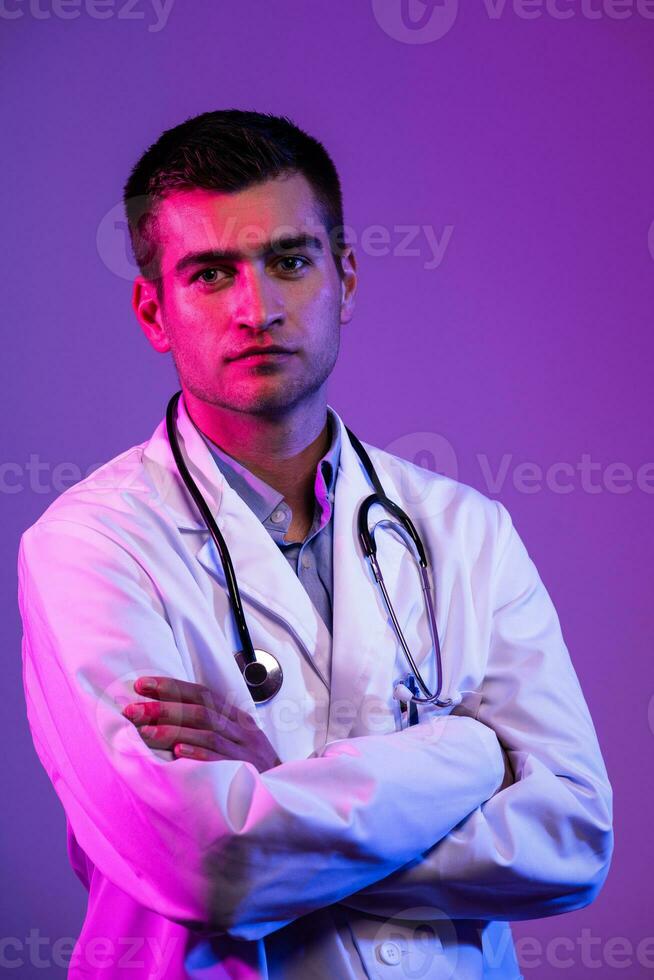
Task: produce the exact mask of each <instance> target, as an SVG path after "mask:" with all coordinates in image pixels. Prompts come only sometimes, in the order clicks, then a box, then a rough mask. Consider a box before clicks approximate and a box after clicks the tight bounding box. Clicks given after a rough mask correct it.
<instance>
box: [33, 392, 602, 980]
mask: <svg viewBox="0 0 654 980" xmlns="http://www.w3.org/2000/svg"><path fill="white" fill-rule="evenodd" d="M335 417H336V419H337V421H338V424H339V425H340V427H341V438H342V450H341V462H340V469H339V473H338V478H337V482H336V490H335V504H334V518H333V519H334V522H335V525H334V628H333V643H332V640H331V637H330V635H329V632H328V630H327V629H326V627H325V625H324V623H323V621H322V620H321V618H320V616H319V615H318V613H317V612H316V610H315V608H314V607H313V605H312V603H311V601H310V599H309V597H308V595H307V593H306V592H305V590H304V588H303V586H302V585H301V583H300V582H299V580H298V579H297V577H296V576H295V574H294V573H293V571H292V570H291V568H290V566H289V564H288V562H287V561H286V559H285V558H284V556H283V555H282V554H281V552H280V550H279V548H278V546H277V545H276V544H275V543H274V542H273V540H272V539H271V538H270V536H269V535H268V533H267V531H266V530H265V528H264V527H263V526H262V524H261V522H260V521H259V520H258V519H257V518H256V517H255V515H254V514H253V513H252V512H251V511H250V510H249V508H248V507H247V506H246V505H245V504H244V503H243V501H242V500H241V499H240V498H239V496H238V495H237V494H236V493H235V492H234V491H233V490H232V489H231V488H230V486H229V485H228V483H227V482H226V481H225V480H224V479H223V477H222V476H221V474H220V472H219V470H218V468H217V467H216V464H215V462H214V460H213V458H212V456H211V454H210V452H209V450H208V448H207V446H206V444H205V442H204V440H203V439H202V437H201V436H200V434H199V432H198V431H197V429H196V428H195V426H194V424H193V422H192V421H191V419H190V417H189V415H188V413H187V411H186V408H185V405H184V402H183V399H180V402H179V410H178V427H179V432H180V442H181V445H182V449H183V452H184V455H185V457H186V459H187V462H188V465H189V467H190V470H191V473H192V474H193V476H194V477H195V479H196V481H197V482H198V483H199V485H200V487H201V489H202V491H203V493H204V495H205V497H206V499H207V501H208V502H209V505H210V506H211V509H212V511H213V513H214V515H215V517H216V520H217V522H218V524H219V526H220V528H221V530H222V532H223V534H224V535H225V538H226V539H227V542H228V545H229V548H230V552H231V555H232V560H233V563H234V566H235V569H236V573H237V577H238V582H239V586H240V590H241V594H242V598H243V602H244V606H245V613H246V617H247V621H248V624H249V628H250V632H251V634H252V637H253V641H254V645H255V647H260V648H263V649H265V650H268V651H270V652H272V653H273V654H274V655H275V656H276V657H277V658H278V660H279V661H280V663H281V665H282V669H283V672H284V685H283V688H282V690H281V691H280V693H279V694H278V695H277V696H276V697H275V698H274V699H273V700H272V701H271V702H269V703H268V704H266V705H259V706H255V705H254V704H253V702H252V701H251V699H250V697H249V695H248V692H247V689H246V687H245V683H244V681H243V679H242V677H241V674H240V672H239V669H238V667H237V665H236V662H235V660H234V657H233V652H234V651H235V650H236V649H237V641H236V634H235V630H234V627H233V621H232V618H231V613H230V607H229V602H228V599H227V594H226V590H225V588H224V577H223V573H222V568H221V564H220V560H219V557H218V554H217V551H216V548H215V545H214V542H213V540H212V539H211V536H210V534H209V532H208V531H207V530H206V528H205V525H204V524H203V522H202V521H201V519H200V517H199V514H198V513H197V511H196V509H195V507H194V505H193V503H192V501H191V498H190V497H189V495H188V493H187V491H186V490H185V489H184V487H183V484H182V483H181V480H180V478H179V477H178V475H177V472H176V469H175V466H174V462H173V458H172V454H171V451H170V447H169V444H168V441H167V438H166V431H165V423H164V421H162V422H161V423H160V425H159V426H158V427H157V429H156V430H155V432H154V434H153V436H152V438H151V439H150V440H148V441H147V442H145V443H143V444H141V445H139V446H135V447H133V448H132V449H129V450H128V451H127V452H125V453H123V454H121V455H120V456H117V457H116V458H115V459H113V460H111V461H110V462H108V463H107V464H105V465H104V466H102V467H100V468H99V469H98V470H96V471H95V472H94V473H92V474H91V475H90V476H89V477H88V478H86V479H85V480H83V481H81V482H80V483H78V484H77V485H75V486H74V487H71V488H70V489H68V490H67V491H66V492H65V493H63V494H62V495H61V496H60V497H59V498H58V499H57V500H55V501H54V503H53V504H52V505H51V506H50V507H48V509H47V510H46V511H45V513H44V514H43V515H42V517H41V518H40V519H39V520H38V521H37V522H36V523H35V524H34V525H33V526H32V527H30V528H29V529H28V530H27V531H26V532H25V533H24V534H23V536H22V539H21V543H20V551H19V602H20V609H21V615H22V618H23V626H24V638H23V658H24V682H25V693H26V699H27V707H28V718H29V723H30V727H31V731H32V734H33V738H34V744H35V747H36V751H37V753H38V756H39V758H40V760H41V762H42V764H43V766H44V767H45V769H46V771H47V773H48V775H49V777H50V779H51V780H52V783H53V785H54V788H55V790H56V792H57V794H58V796H59V798H60V800H61V802H62V804H63V806H64V808H65V811H66V815H67V824H68V832H69V836H68V845H69V855H70V859H71V863H72V865H73V867H74V869H75V871H76V873H77V874H78V876H79V877H80V879H81V880H82V881H83V882H84V884H85V886H86V887H87V888H88V889H89V892H90V894H89V905H88V912H87V916H86V920H85V922H84V926H83V929H82V932H81V935H80V937H79V939H78V942H77V945H76V948H75V952H74V955H73V963H72V965H71V968H70V972H69V976H70V977H74V978H81V977H91V976H96V975H101V976H103V977H105V978H109V977H120V976H123V975H125V972H126V971H127V972H128V973H129V970H130V969H131V970H132V972H133V973H134V972H135V970H134V967H135V965H136V964H137V963H139V964H141V965H140V968H139V969H138V971H136V973H135V975H138V976H140V977H143V978H149V980H155V978H173V980H177V978H186V977H203V978H212V980H213V978H226V977H230V978H231V977H239V978H241V977H248V978H254V977H257V978H265V977H269V978H271V980H272V978H284V980H310V978H321V980H322V978H324V980H327V978H330V980H331V978H339V980H340V978H346V980H347V978H357V980H362V978H371V977H374V978H377V977H380V978H383V977H388V978H389V980H393V978H399V977H402V976H422V977H427V978H435V980H436V978H438V980H440V978H446V977H456V978H457V980H468V978H481V977H485V978H488V977H497V978H503V980H508V978H515V977H519V976H520V973H519V969H518V966H517V963H516V959H515V954H514V948H513V942H512V938H511V932H510V927H509V925H508V921H506V920H511V919H522V918H532V917H540V916H547V915H553V914H556V913H559V912H564V911H568V910H571V909H576V908H580V907H582V906H584V905H586V904H588V903H589V902H590V901H592V899H593V898H594V896H595V895H596V893H597V892H598V890H599V888H600V887H601V885H602V883H603V881H604V878H605V876H606V873H607V869H608V865H609V862H610V856H611V850H612V831H611V789H610V785H609V782H608V779H607V774H606V771H605V768H604V764H603V761H602V757H601V754H600V749H599V747H598V743H597V740H596V735H595V731H594V728H593V724H592V722H591V719H590V716H589V713H588V710H587V707H586V704H585V702H584V698H583V695H582V693H581V690H580V688H579V684H578V681H577V677H576V675H575V672H574V670H573V667H572V665H571V662H570V659H569V655H568V652H567V649H566V647H565V644H564V641H563V639H562V636H561V631H560V626H559V621H558V618H557V615H556V612H555V610H554V607H553V605H552V602H551V600H550V598H549V596H548V593H547V592H546V590H545V588H544V586H543V584H542V582H541V580H540V578H539V576H538V573H537V571H536V568H535V566H534V564H533V562H532V561H531V559H530V558H529V556H528V554H527V551H526V550H525V547H524V545H523V544H522V542H521V540H520V538H519V536H518V534H517V532H516V531H515V529H514V527H513V525H512V523H511V519H510V517H509V514H508V512H507V511H506V509H505V508H504V507H503V506H502V505H501V504H500V503H498V502H496V501H492V500H490V499H488V498H486V497H485V496H483V495H482V494H480V493H478V492H477V491H475V490H474V489H472V488H470V487H468V486H465V485H463V484H459V483H456V482H454V481H452V480H449V479H447V478H445V477H443V476H440V475H437V474H433V473H430V472H428V471H426V470H424V469H422V468H419V467H416V466H414V465H413V464H411V463H409V462H407V461H405V460H401V459H399V458H397V457H394V456H392V455H389V454H388V453H386V452H383V451H381V450H379V449H375V448H373V447H371V446H368V445H366V448H367V449H368V451H369V452H370V454H371V457H372V459H373V462H374V464H375V466H376V467H377V470H378V472H379V474H380V477H381V479H382V482H383V483H384V485H385V488H386V490H387V493H388V494H389V495H390V496H391V497H392V498H394V499H395V500H397V501H398V502H400V504H401V505H403V506H404V507H405V509H406V510H407V511H408V512H409V514H410V516H412V518H413V520H414V523H415V524H416V526H417V527H418V530H419V532H420V533H421V535H422V537H423V540H424V541H425V544H426V547H427V550H428V553H429V556H430V559H431V561H432V564H433V567H434V570H435V580H436V593H437V595H436V605H437V618H438V627H439V631H440V637H441V643H442V651H443V668H444V687H443V691H444V694H446V695H448V696H450V697H452V698H453V699H454V701H455V703H456V704H455V707H454V710H452V709H440V710H439V709H433V708H432V709H427V710H425V709H421V722H420V724H419V725H417V726H414V727H412V728H410V729H405V730H400V729H399V724H398V715H397V711H398V705H397V702H395V701H393V699H392V688H393V681H394V680H396V679H398V678H399V677H400V675H402V674H403V673H404V672H405V666H404V663H405V662H404V660H403V657H402V655H401V651H400V650H399V645H398V643H397V640H396V637H395V634H394V633H393V630H392V628H391V627H390V625H389V623H388V621H387V616H386V613H385V610H384V607H383V602H382V599H381V596H380V595H379V592H378V590H377V588H376V586H375V585H374V581H373V579H372V576H371V574H370V571H369V568H368V565H367V562H366V560H365V559H364V558H363V557H362V554H361V552H360V547H359V542H358V540H357V537H356V533H355V532H356V512H357V505H358V504H359V503H360V502H361V500H363V499H364V498H365V497H366V496H367V495H368V494H369V493H370V492H371V487H370V485H369V483H368V480H367V478H366V476H365V473H364V471H363V469H362V467H361V464H360V463H359V460H358V457H357V456H356V454H355V452H354V449H353V448H352V446H351V444H350V442H349V439H348V436H347V433H346V432H345V427H344V425H343V422H342V421H341V419H340V418H339V416H338V415H337V414H336V416H335ZM376 511H377V509H375V510H374V511H373V512H372V514H371V518H374V517H383V516H385V515H384V514H383V513H376ZM377 540H378V543H379V555H380V561H381V563H382V567H383V569H384V573H385V578H386V583H387V586H388V589H389V592H390V594H391V597H392V599H393V602H394V605H395V608H396V610H397V612H398V616H399V620H400V623H401V624H402V626H403V627H404V629H405V634H406V636H407V639H408V642H409V645H410V647H411V649H412V650H413V651H414V655H416V659H417V660H418V664H419V666H420V668H421V670H422V671H423V672H424V674H425V676H426V679H427V680H428V682H429V683H430V684H432V685H433V683H434V681H435V677H434V668H433V650H432V647H431V643H430V640H429V631H428V624H427V619H426V615H425V612H424V607H423V602H422V598H421V592H420V588H419V580H418V574H417V571H416V567H415V563H414V561H413V559H412V558H411V555H410V553H409V551H408V550H407V548H406V547H405V545H404V544H403V543H402V542H401V540H400V538H399V536H397V535H396V534H395V533H394V532H393V531H392V530H391V531H389V530H388V529H381V530H380V531H379V532H378V534H377ZM330 646H331V676H329V664H330ZM144 674H163V675H168V676H172V677H178V678H185V679H187V680H191V681H195V682H199V683H201V684H204V685H207V686H208V687H210V688H212V689H213V690H215V691H216V692H219V693H221V694H223V695H224V696H225V697H232V698H233V699H234V700H235V701H236V703H238V704H239V705H240V706H242V707H244V708H246V709H247V710H248V711H250V712H251V714H252V715H253V716H255V717H256V718H257V720H258V723H259V724H260V725H261V726H262V727H263V729H264V731H265V732H266V734H267V736H268V738H269V739H270V741H271V742H272V744H273V745H274V746H275V748H276V750H277V753H278V755H279V757H280V758H281V760H282V764H281V765H280V766H278V767H276V768H275V769H272V770H270V771H268V772H266V773H263V774H260V773H259V772H258V771H257V770H256V768H255V767H254V766H253V765H251V764H249V763H245V762H240V761H228V760H225V761H215V762H198V761H192V760H187V759H177V760H175V759H173V757H172V754H171V753H170V752H168V751H165V750H159V751H153V750H151V749H150V748H148V747H147V746H146V745H145V743H144V742H143V741H142V739H141V738H140V736H139V734H138V731H137V729H136V728H135V727H134V725H133V724H132V723H131V722H129V721H128V720H127V719H126V718H125V717H124V716H123V715H122V714H121V709H122V708H123V707H124V705H125V704H126V703H128V702H129V701H135V700H139V697H138V696H137V695H136V694H135V693H134V690H133V687H132V684H133V681H134V679H135V678H136V677H138V676H140V675H144ZM130 975H131V974H130Z"/></svg>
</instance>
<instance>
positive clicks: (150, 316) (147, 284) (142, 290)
mask: <svg viewBox="0 0 654 980" xmlns="http://www.w3.org/2000/svg"><path fill="white" fill-rule="evenodd" d="M132 308H133V310H134V312H135V313H136V319H137V320H138V322H139V324H140V327H141V329H142V331H143V333H144V334H145V336H146V337H147V338H148V340H149V341H150V343H151V344H152V346H153V347H154V349H155V350H156V351H158V352H159V353H160V354H165V353H167V352H168V351H169V350H170V341H169V340H168V335H167V333H166V328H165V326H164V323H163V316H162V304H161V301H160V299H159V296H158V295H157V288H156V283H155V282H152V281H151V280H149V279H145V278H144V277H143V276H137V277H136V279H135V280H134V289H133V290H132Z"/></svg>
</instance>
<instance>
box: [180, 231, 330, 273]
mask: <svg viewBox="0 0 654 980" xmlns="http://www.w3.org/2000/svg"><path fill="white" fill-rule="evenodd" d="M296 248H308V249H312V250H313V251H315V252H323V251H324V249H323V244H322V242H321V241H320V239H319V238H316V236H315V235H308V234H301V235H282V236H281V237H280V238H273V239H271V241H268V242H264V244H263V245H261V246H260V247H259V248H258V249H257V250H256V251H255V252H254V254H255V255H274V254H277V253H279V252H288V251H291V250H292V249H296ZM245 257H246V253H244V252H240V251H238V249H226V250H220V249H206V250H205V251H204V252H188V253H187V254H186V255H184V256H182V258H181V259H180V260H179V261H178V262H177V263H176V265H175V272H176V273H180V272H184V270H185V269H188V268H190V267H191V266H196V265H205V264H206V263H207V262H238V261H240V260H241V259H243V258H245Z"/></svg>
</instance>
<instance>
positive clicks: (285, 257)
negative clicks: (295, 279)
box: [278, 255, 310, 275]
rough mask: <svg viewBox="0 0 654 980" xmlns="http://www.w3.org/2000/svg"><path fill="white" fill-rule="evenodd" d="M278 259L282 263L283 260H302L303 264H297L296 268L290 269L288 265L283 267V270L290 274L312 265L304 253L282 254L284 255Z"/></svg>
mask: <svg viewBox="0 0 654 980" xmlns="http://www.w3.org/2000/svg"><path fill="white" fill-rule="evenodd" d="M278 261H279V262H280V263H282V262H300V263H301V265H300V266H299V268H298V267H297V266H295V268H291V269H289V268H288V267H286V268H283V269H282V272H286V273H289V274H290V275H293V274H294V273H296V272H302V270H303V269H305V268H306V267H307V266H308V265H310V262H309V260H308V259H305V258H304V257H303V256H302V255H282V257H281V258H280V259H279V260H278Z"/></svg>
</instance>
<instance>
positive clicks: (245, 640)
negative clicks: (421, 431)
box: [166, 391, 453, 708]
mask: <svg viewBox="0 0 654 980" xmlns="http://www.w3.org/2000/svg"><path fill="white" fill-rule="evenodd" d="M181 394H182V392H181V391H177V392H175V394H174V395H173V396H172V398H171V399H170V401H169V402H168V407H167V408H166V431H167V433H168V441H169V443H170V448H171V450H172V453H173V457H174V459H175V464H176V466H177V469H178V471H179V474H180V476H181V478H182V480H183V481H184V485H185V486H186V489H187V490H188V491H189V493H190V494H191V496H192V498H193V500H194V501H195V504H196V506H197V508H198V510H199V511H200V513H201V515H202V517H203V519H204V522H205V524H206V525H207V528H208V530H209V531H210V533H211V536H212V538H213V540H214V542H215V544H216V548H217V549H218V554H219V555H220V560H221V562H222V566H223V572H224V574H225V582H226V585H227V591H228V593H229V600H230V604H231V608H232V612H233V615H234V620H235V622H236V629H237V631H238V635H239V639H240V643H241V649H240V650H239V651H238V652H237V653H235V654H234V657H235V659H236V662H237V664H238V666H239V669H240V671H241V673H242V675H243V679H244V680H245V683H246V685H247V687H248V690H249V692H250V695H251V696H252V700H253V701H255V702H256V703H257V704H263V703H264V702H266V701H270V699H271V698H274V696H275V695H276V694H277V693H278V691H279V690H280V689H281V686H282V681H283V673H282V668H281V666H280V663H279V661H278V660H277V658H276V657H275V656H273V654H272V653H267V652H266V651H265V650H255V648H254V645H253V643H252V638H251V636H250V631H249V629H248V625H247V622H246V620H245V612H244V610H243V603H242V602H241V594H240V592H239V588H238V582H237V580H236V573H235V571H234V566H233V564H232V559H231V556H230V554H229V549H228V547H227V544H226V542H225V539H224V537H223V535H222V533H221V531H220V528H219V527H218V525H217V524H216V521H215V520H214V517H213V514H212V513H211V510H210V508H209V506H208V505H207V502H206V501H205V499H204V497H203V496H202V494H201V493H200V490H199V488H198V486H197V484H196V483H195V480H194V479H193V477H192V476H191V474H190V472H189V469H188V467H187V465H186V461H185V459H184V457H183V456H182V453H181V450H180V448H179V441H178V438H177V427H176V424H175V410H176V408H177V402H178V401H179V398H180V396H181ZM345 431H346V432H347V434H348V436H349V439H350V442H351V443H352V445H353V447H354V449H355V451H356V453H357V455H358V457H359V459H360V460H361V462H362V464H363V467H364V469H365V471H366V473H367V475H368V479H369V480H370V483H371V484H372V486H373V487H374V490H375V492H374V493H372V494H370V496H369V497H366V499H365V500H363V501H362V503H361V505H360V507H359V512H358V516H357V523H358V533H359V541H360V542H361V547H362V549H363V553H364V554H365V556H366V558H367V559H368V561H369V562H370V566H371V568H372V572H373V575H374V577H375V581H376V583H377V585H378V586H379V588H380V590H381V593H382V596H383V598H384V602H385V604H386V608H387V609H388V613H389V615H390V617H391V621H392V623H393V627H394V629H395V632H396V633H397V637H398V639H399V641H400V644H401V646H402V650H403V651H404V654H405V656H406V659H407V661H408V663H409V665H410V667H411V670H412V672H413V675H407V682H408V683H400V684H398V685H396V687H395V691H394V697H395V698H396V699H397V700H401V701H404V702H409V701H413V702H415V703H417V704H433V705H435V706H436V707H439V708H446V707H449V706H450V705H451V704H452V703H453V702H452V700H451V699H450V698H447V699H441V697H440V694H441V688H442V676H443V671H442V663H441V648H440V643H439V639H438V628H437V626H436V615H435V612H434V604H433V599H432V594H431V586H430V583H429V562H428V561H427V553H426V551H425V548H424V545H423V543H422V541H421V539H420V535H419V534H418V532H417V531H416V529H415V526H414V524H413V521H412V520H411V518H410V517H409V516H408V514H406V513H405V512H404V511H403V510H402V509H401V507H399V506H398V505H397V504H396V503H395V502H394V501H393V500H391V499H390V498H389V497H387V496H386V494H385V492H384V488H383V487H382V485H381V482H380V480H379V477H378V476H377V473H376V471H375V468H374V466H373V464H372V461H371V459H370V457H369V455H368V453H367V452H366V450H365V449H364V448H363V446H362V445H361V443H360V442H359V440H358V439H357V437H356V436H355V435H354V433H353V432H350V430H349V429H348V428H347V426H345ZM373 504H379V505H381V506H382V507H383V508H384V509H385V510H386V511H389V512H390V513H391V514H392V515H393V516H394V517H395V518H396V520H397V521H398V522H399V523H398V524H396V523H394V522H393V521H390V520H388V519H387V518H386V519H383V520H380V521H378V522H377V523H376V524H375V525H374V527H373V528H372V529H370V528H369V527H368V513H369V511H370V508H371V507H372V506H373ZM382 524H383V525H390V526H391V527H393V528H396V529H397V530H399V531H400V532H402V538H403V540H404V541H405V542H406V541H407V537H408V540H409V541H410V542H411V544H413V546H414V547H415V553H414V557H416V559H417V562H418V567H419V571H420V578H421V582H422V591H423V593H424V597H425V603H426V606H427V615H428V618H429V627H430V630H431V634H432V640H433V643H434V655H435V659H436V685H437V686H436V691H435V692H434V693H433V694H432V693H431V692H430V690H429V688H428V687H427V685H426V684H425V682H424V680H423V678H422V675H421V674H420V671H419V670H418V667H417V666H416V662H415V660H414V659H413V656H412V655H411V651H410V650H409V646H408V644H407V642H406V639H405V637H404V633H403V632H402V629H401V627H400V624H399V622H398V619H397V616H396V614H395V610H394V609H393V604H392V603H391V599H390V596H389V594H388V590H387V588H386V584H385V582H384V577H383V575H382V572H381V568H380V567H379V561H378V559H377V543H376V541H375V531H376V529H377V528H378V527H379V526H380V525H382ZM413 677H415V681H416V682H417V687H416V684H415V683H414V682H413ZM418 689H419V690H420V691H421V692H422V695H423V696H422V697H421V696H419V694H418Z"/></svg>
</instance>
